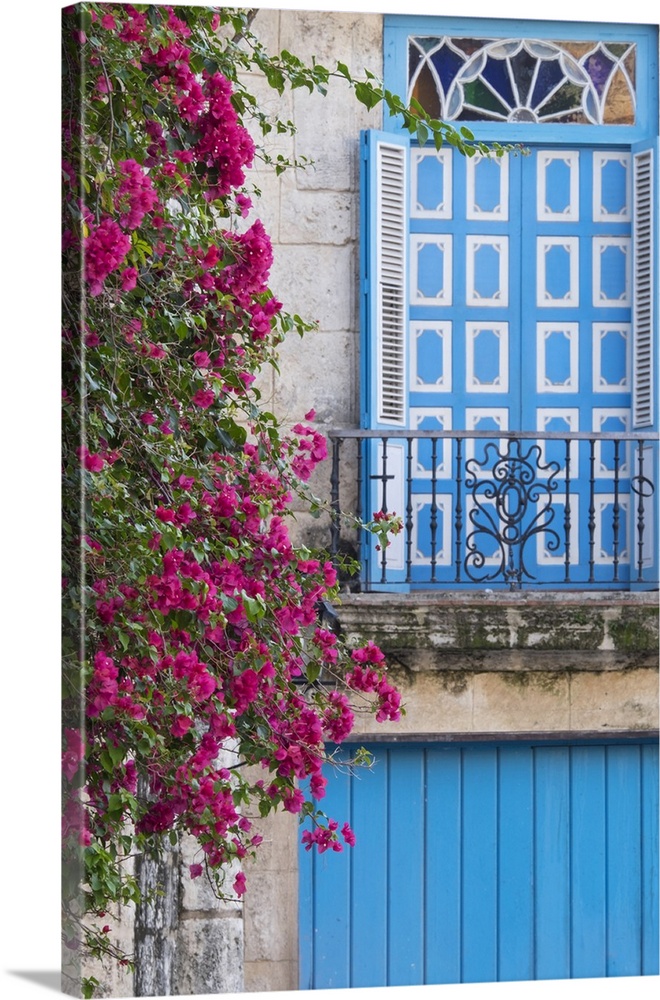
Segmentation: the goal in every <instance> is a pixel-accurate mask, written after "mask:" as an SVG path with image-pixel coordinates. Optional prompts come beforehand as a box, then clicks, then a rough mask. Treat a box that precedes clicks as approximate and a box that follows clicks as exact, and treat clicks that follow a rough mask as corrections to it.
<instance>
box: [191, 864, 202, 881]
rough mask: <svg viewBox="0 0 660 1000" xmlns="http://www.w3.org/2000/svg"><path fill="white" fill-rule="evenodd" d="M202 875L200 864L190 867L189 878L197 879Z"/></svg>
mask: <svg viewBox="0 0 660 1000" xmlns="http://www.w3.org/2000/svg"><path fill="white" fill-rule="evenodd" d="M203 874H204V869H203V867H202V866H201V865H200V864H197V863H195V864H192V865H191V866H190V877H191V878H199V876H200V875H203Z"/></svg>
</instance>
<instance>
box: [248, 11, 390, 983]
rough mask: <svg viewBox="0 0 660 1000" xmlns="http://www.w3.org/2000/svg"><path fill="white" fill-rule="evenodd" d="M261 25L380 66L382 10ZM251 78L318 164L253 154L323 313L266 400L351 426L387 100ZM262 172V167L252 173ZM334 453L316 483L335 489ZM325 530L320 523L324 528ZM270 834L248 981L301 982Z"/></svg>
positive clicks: (287, 828) (286, 852)
mask: <svg viewBox="0 0 660 1000" xmlns="http://www.w3.org/2000/svg"><path fill="white" fill-rule="evenodd" d="M253 29H254V31H255V32H256V33H257V34H258V35H259V37H260V38H261V39H262V40H263V42H264V43H265V44H266V45H267V46H268V47H269V49H270V50H271V51H276V50H277V51H280V50H282V49H288V50H289V51H291V52H294V53H295V54H296V55H298V56H299V57H300V58H301V59H303V60H306V61H311V58H312V56H315V57H316V59H317V61H318V62H320V63H322V64H323V65H325V66H328V67H331V66H333V65H335V64H336V62H337V60H341V61H342V62H344V63H346V64H347V66H348V67H349V69H350V71H351V73H353V74H354V75H355V76H358V77H359V76H361V75H363V70H364V69H365V68H366V69H368V70H370V71H371V72H373V73H375V74H376V75H378V76H380V75H381V74H382V18H381V16H380V15H379V14H364V13H362V14H351V13H331V12H318V11H317V12H306V11H287V10H280V11H276V10H273V11H266V10H262V11H260V12H259V14H258V15H257V17H256V18H255V21H254V23H253ZM250 86H251V87H252V88H253V89H254V91H255V92H256V93H257V94H259V95H260V96H261V95H263V96H264V100H265V103H266V105H269V106H271V107H272V108H273V109H275V108H276V107H278V113H279V114H280V116H284V117H286V118H290V119H291V120H292V121H294V122H295V124H296V127H297V134H296V136H295V137H294V138H287V139H284V140H279V145H278V144H275V145H272V146H271V145H270V144H269V146H268V148H269V151H270V152H271V153H277V152H283V153H285V154H286V155H288V156H296V157H308V158H311V159H313V160H314V165H313V166H312V167H309V168H307V169H304V170H302V169H298V170H295V171H289V170H287V171H286V172H285V173H284V174H283V175H282V176H281V177H279V178H277V177H275V176H274V173H273V171H272V170H268V169H267V168H264V167H262V168H261V169H260V168H259V165H258V164H257V169H256V171H255V172H253V173H255V174H256V183H257V184H258V186H259V187H260V189H261V191H262V195H263V196H262V198H261V199H260V201H259V205H258V215H259V217H260V218H261V219H262V221H263V223H264V225H265V227H266V229H267V230H268V232H269V234H270V236H271V239H272V242H273V254H274V265H273V268H272V271H271V281H270V284H271V288H272V290H273V292H274V293H275V294H276V295H277V297H278V298H279V299H280V300H281V301H282V302H284V304H285V308H286V310H287V311H288V312H291V313H298V314H299V315H300V316H302V317H303V318H304V319H305V320H310V321H311V320H316V321H317V322H318V329H317V330H316V331H314V332H312V333H310V334H308V335H307V336H306V337H305V338H304V340H300V339H299V338H298V337H296V336H293V335H292V336H291V337H289V338H288V339H287V340H286V341H285V343H284V344H283V345H282V347H281V349H280V358H281V371H282V375H281V376H277V375H276V374H275V373H268V374H267V375H266V376H265V377H264V378H263V379H262V381H261V384H260V388H261V391H262V392H263V396H264V403H265V404H266V405H268V406H269V407H270V408H272V409H273V411H274V412H276V413H277V414H278V416H279V417H280V418H281V419H282V420H283V421H284V422H285V423H286V424H289V425H291V424H294V423H296V422H297V421H299V420H301V419H303V417H304V415H305V414H306V413H307V412H308V411H309V410H311V409H314V410H315V411H316V421H315V423H316V424H317V426H318V427H319V429H320V430H322V431H323V430H329V429H331V428H334V427H337V426H351V427H355V426H357V424H358V421H359V410H358V406H359V274H358V233H359V167H360V164H359V136H360V130H361V129H363V128H379V127H380V126H381V124H382V116H381V112H380V111H379V110H377V109H376V110H374V111H372V112H368V111H367V110H366V108H364V107H363V106H362V105H360V104H358V102H357V101H356V99H355V97H354V95H353V93H352V92H351V91H350V90H349V88H348V86H347V85H346V84H345V82H344V81H342V80H335V81H334V82H333V83H332V85H331V86H330V88H329V92H328V94H327V96H325V97H323V96H322V95H320V94H309V93H308V92H307V91H306V90H303V89H301V90H297V91H295V92H294V93H293V94H288V95H285V97H284V98H283V100H282V102H280V101H279V99H278V98H277V95H274V94H273V92H272V91H271V92H269V91H268V87H267V85H266V84H265V82H264V81H263V80H261V79H259V78H258V77H257V76H254V77H252V79H251V80H250ZM253 179H254V178H253ZM328 466H329V463H324V467H322V468H321V469H320V470H319V474H318V475H317V476H316V477H315V480H314V481H313V482H312V483H311V486H312V489H313V490H314V492H315V493H316V494H317V495H319V496H322V497H327V496H328V495H329V483H328V477H329V468H328ZM296 508H297V513H296V524H295V525H294V531H293V532H292V533H293V534H295V535H297V537H298V538H299V539H300V538H304V539H305V541H307V542H315V541H319V542H320V543H321V544H326V543H327V523H322V524H319V522H316V521H313V520H312V519H311V518H310V517H309V515H306V514H305V513H304V505H303V504H302V503H297V504H296ZM321 533H323V534H321ZM259 831H260V832H261V833H262V835H263V836H264V838H265V840H264V843H263V844H262V845H261V847H260V848H259V851H258V858H257V860H256V862H254V863H253V864H251V865H250V866H249V868H248V869H247V871H246V874H247V879H248V891H247V894H246V897H245V973H244V975H245V989H246V990H249V991H267V990H273V989H274V990H293V989H297V986H298V897H297V841H298V824H297V819H296V817H292V816H288V815H276V816H273V817H269V818H268V819H267V820H262V821H261V823H260V826H259Z"/></svg>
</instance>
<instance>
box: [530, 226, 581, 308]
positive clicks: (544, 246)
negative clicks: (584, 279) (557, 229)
mask: <svg viewBox="0 0 660 1000" xmlns="http://www.w3.org/2000/svg"><path fill="white" fill-rule="evenodd" d="M557 246H559V247H563V248H564V249H565V250H566V251H567V252H568V255H569V262H570V263H569V289H568V291H567V292H566V294H565V296H564V297H563V298H561V299H553V298H552V297H551V296H550V295H549V294H548V292H547V289H546V271H545V262H546V254H547V252H548V251H549V250H551V249H552V248H553V247H557ZM579 259H580V240H579V238H578V237H577V236H538V237H537V239H536V304H537V306H539V307H551V308H572V307H576V306H578V305H579V304H580V285H579V276H580V268H579Z"/></svg>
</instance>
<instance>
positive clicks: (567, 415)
mask: <svg viewBox="0 0 660 1000" xmlns="http://www.w3.org/2000/svg"><path fill="white" fill-rule="evenodd" d="M557 418H559V419H560V420H565V421H566V423H567V424H568V430H567V433H568V434H570V433H571V432H572V431H579V429H580V410H579V409H578V407H564V408H561V407H558V406H552V407H550V406H540V407H538V408H537V410H536V429H537V431H546V430H547V428H548V424H549V423H550V421H551V420H556V419H557ZM538 444H539V448H540V456H539V458H540V461H541V462H543V464H544V465H545V464H546V462H547V459H546V444H547V442H546V441H539V442H538ZM562 451H563V452H564V453H565V447H563V448H562ZM569 455H570V459H571V477H570V478H571V479H577V477H578V471H579V467H578V462H579V457H580V451H579V444H578V442H577V441H572V442H571V445H570V450H569ZM563 457H564V456H563V455H562V460H563ZM565 475H566V465H565V464H564V465H562V466H561V467H560V468H559V470H558V472H557V473H556V476H557V477H558V478H559V479H561V477H562V476H565Z"/></svg>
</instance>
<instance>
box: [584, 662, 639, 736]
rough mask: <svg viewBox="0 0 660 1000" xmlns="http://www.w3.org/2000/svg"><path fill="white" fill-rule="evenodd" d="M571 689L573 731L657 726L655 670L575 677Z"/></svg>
mask: <svg viewBox="0 0 660 1000" xmlns="http://www.w3.org/2000/svg"><path fill="white" fill-rule="evenodd" d="M570 686H571V728H572V729H586V730H591V729H594V730H598V729H602V730H603V731H607V730H608V729H655V728H657V726H658V674H657V671H656V670H652V669H651V670H627V671H622V672H611V671H608V672H607V673H580V674H574V675H573V676H572V677H571V678H570Z"/></svg>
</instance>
